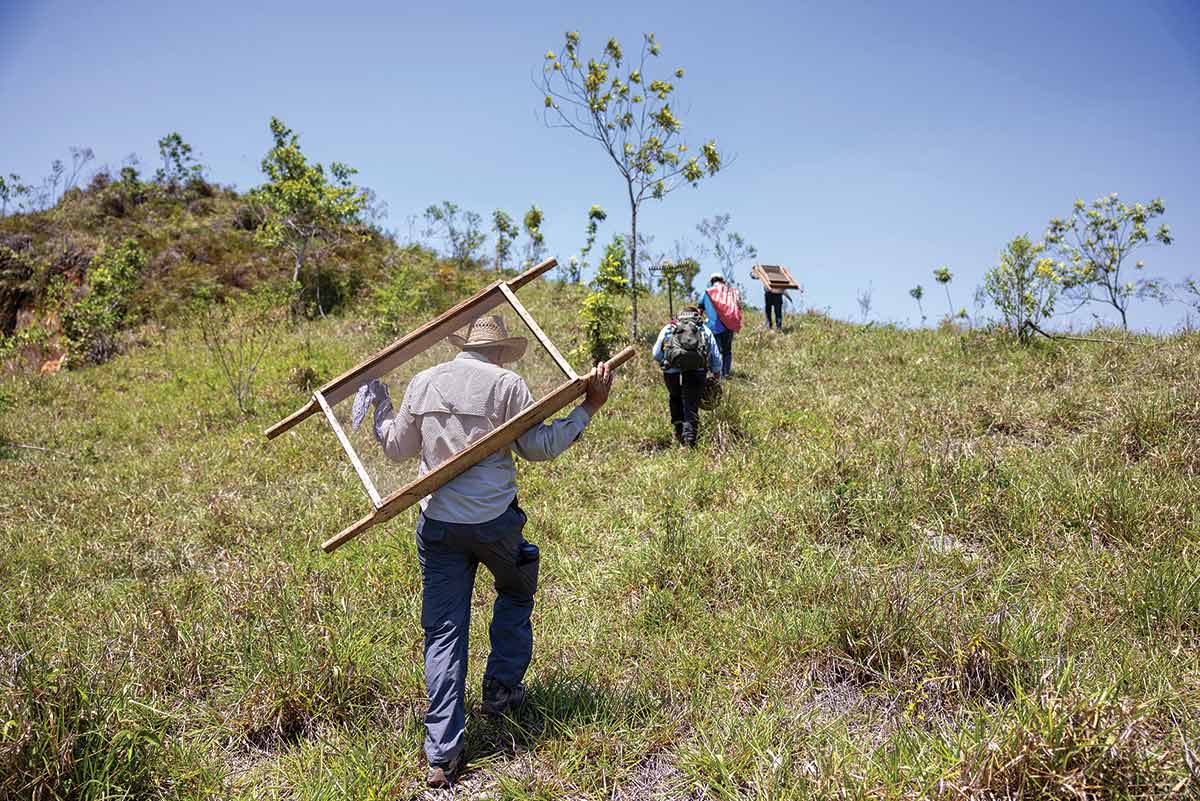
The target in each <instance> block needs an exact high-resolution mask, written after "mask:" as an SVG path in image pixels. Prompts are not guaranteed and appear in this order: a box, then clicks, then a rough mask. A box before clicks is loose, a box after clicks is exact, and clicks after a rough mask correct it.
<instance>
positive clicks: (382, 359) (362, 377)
mask: <svg viewBox="0 0 1200 801" xmlns="http://www.w3.org/2000/svg"><path fill="white" fill-rule="evenodd" d="M557 264H558V261H557V260H555V259H546V261H544V262H542V263H541V264H538V265H536V266H534V267H531V268H530V269H528V270H526V271H525V272H523V273H521V274H520V275H518V276H516V277H515V278H513V279H511V280H509V281H496V282H495V283H493V284H491V285H489V286H487V287H485V288H484V289H482V290H480V291H479V292H477V293H475V294H474V295H472V296H471V297H469V298H467V299H466V300H464V301H463V302H462V303H459V304H458V305H457V306H454V307H453V308H451V309H449V310H447V311H445V312H443V313H442V314H440V315H438V316H437V317H435V318H434V319H433V320H430V321H429V322H428V323H426V324H425V325H423V326H421V327H420V328H418V329H416V330H415V331H412V332H411V333H409V334H407V335H405V336H403V337H401V338H400V339H398V340H396V341H395V342H393V343H392V344H390V345H388V346H387V347H386V348H383V349H382V350H380V351H379V352H377V353H376V354H374V355H373V356H371V357H370V358H368V359H364V360H363V361H362V362H360V363H359V364H358V365H357V366H355V367H352V368H350V369H349V370H347V371H346V372H344V373H342V374H341V375H339V376H338V377H337V378H334V379H333V380H331V381H329V382H328V383H327V384H325V385H324V386H322V387H320V388H319V389H318V390H317V392H319V393H320V394H321V396H322V397H323V398H324V399H325V402H326V403H328V404H329V405H330V406H335V405H337V404H338V403H339V402H340V401H342V400H345V399H346V398H348V397H350V396H351V395H353V394H354V393H355V392H357V391H358V388H359V387H361V386H362V385H363V384H365V383H367V382H368V381H370V380H371V379H372V378H378V377H379V376H381V375H384V374H386V373H389V372H391V371H392V370H394V369H395V368H396V367H398V366H400V365H401V364H403V363H404V362H406V361H408V360H409V359H411V358H413V357H414V356H416V355H418V354H420V353H422V352H424V351H425V350H427V349H428V348H429V347H430V346H431V345H433V344H434V343H435V342H437V341H438V340H440V339H443V338H445V337H446V336H447V335H449V334H451V333H453V332H454V331H457V330H458V329H460V328H463V327H465V326H466V325H467V324H468V323H470V322H471V321H472V320H475V319H476V318H478V317H481V316H483V314H484V313H486V312H488V311H490V310H491V309H494V308H495V307H496V306H499V305H500V304H501V303H504V302H505V300H506V297H505V295H504V293H503V292H502V291H501V289H500V287H501V286H502V285H507V286H508V288H509V290H510V291H515V290H517V289H520V288H521V287H523V286H525V285H526V284H528V283H529V282H530V281H533V280H534V279H536V278H538V277H539V276H541V275H542V274H543V273H545V272H547V271H548V270H552V269H554V267H555V265H557ZM319 410H320V404H319V403H318V402H317V399H316V396H315V395H314V397H313V399H312V400H310V401H309V402H308V403H307V404H305V405H304V406H302V407H300V408H299V409H297V410H296V411H295V412H292V413H291V414H290V415H288V416H287V417H285V418H283V419H282V420H280V421H279V422H278V423H276V424H275V425H273V426H271V427H270V428H268V429H267V430H266V431H265V432H264V433H265V434H266V437H267V439H274V438H275V437H277V436H279V435H280V434H282V433H283V432H284V431H287V430H288V429H290V428H291V427H292V426H294V425H296V424H297V423H299V422H300V421H301V420H304V419H305V418H306V417H308V416H309V415H311V414H314V413H316V412H317V411H319Z"/></svg>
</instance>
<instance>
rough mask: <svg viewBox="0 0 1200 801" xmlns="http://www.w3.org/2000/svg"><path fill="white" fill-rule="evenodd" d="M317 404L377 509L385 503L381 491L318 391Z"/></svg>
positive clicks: (315, 394)
mask: <svg viewBox="0 0 1200 801" xmlns="http://www.w3.org/2000/svg"><path fill="white" fill-rule="evenodd" d="M313 397H314V398H316V401H317V403H318V404H319V405H320V406H321V411H323V412H325V419H326V420H328V421H329V427H330V428H332V429H333V433H334V434H337V438H338V442H340V443H342V450H344V451H345V452H346V455H347V456H349V457H350V464H352V465H354V470H355V472H356V473H358V477H359V479H360V480H361V481H362V483H363V486H364V487H365V488H366V490H367V495H368V496H370V498H371V505H372V506H374V507H375V508H376V509H378V508H379V506H380V504H381V503H383V501H382V500H380V498H379V491H378V490H376V489H375V482H373V481H371V476H369V475H368V474H367V469H366V468H365V467H363V463H362V461H360V460H359V458H358V453H357V452H356V451H355V450H354V446H353V445H351V444H350V439H349V438H348V437H347V436H346V432H345V431H344V430H343V429H342V424H341V423H339V422H338V419H337V415H335V414H334V413H333V409H331V408H330V407H329V403H328V402H326V400H325V397H324V396H323V395H322V394H321V393H320V392H319V391H318V392H314V393H313Z"/></svg>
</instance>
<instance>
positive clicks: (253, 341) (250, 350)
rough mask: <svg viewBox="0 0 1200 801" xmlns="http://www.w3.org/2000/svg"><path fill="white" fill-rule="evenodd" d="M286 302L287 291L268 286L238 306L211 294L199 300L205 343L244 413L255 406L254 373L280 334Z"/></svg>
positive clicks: (197, 315) (199, 316) (255, 374)
mask: <svg viewBox="0 0 1200 801" xmlns="http://www.w3.org/2000/svg"><path fill="white" fill-rule="evenodd" d="M286 302H287V297H286V293H285V292H281V291H279V290H278V289H272V288H270V287H268V288H265V289H263V288H260V289H258V290H256V291H254V292H253V293H250V294H249V295H248V296H247V297H245V298H244V299H243V300H242V302H241V303H240V304H238V306H237V307H236V308H235V307H234V305H233V304H232V303H228V302H219V301H214V300H213V299H212V298H210V297H202V298H201V299H200V300H199V301H198V303H197V308H196V312H197V313H196V321H197V323H198V325H199V327H200V336H201V339H203V340H204V347H205V348H207V349H208V353H209V355H210V356H211V357H212V358H213V361H215V362H216V363H217V367H218V368H219V369H220V370H221V375H222V376H223V377H224V378H225V383H226V385H227V386H228V387H229V392H230V394H231V395H232V396H233V401H234V403H236V404H237V407H238V410H239V411H240V412H241V413H242V414H250V412H252V411H253V409H254V388H255V377H256V376H257V374H258V368H259V366H260V365H261V364H262V360H263V357H264V356H266V355H267V350H268V349H269V348H270V346H271V345H272V344H273V343H274V342H275V341H276V340H277V339H278V338H279V330H280V328H281V327H282V324H283V321H284V319H285V318H286V312H285V311H284V308H283V307H284V305H285V304H286Z"/></svg>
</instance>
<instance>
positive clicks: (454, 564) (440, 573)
mask: <svg viewBox="0 0 1200 801" xmlns="http://www.w3.org/2000/svg"><path fill="white" fill-rule="evenodd" d="M450 339H451V342H452V343H453V344H454V345H455V346H456V347H458V348H459V350H460V353H459V354H458V356H457V357H456V358H454V359H452V360H451V361H449V362H445V363H443V364H439V365H436V366H434V367H431V368H429V369H427V370H424V371H422V372H420V373H418V374H417V375H416V376H415V377H414V378H413V379H412V381H410V382H409V384H408V387H407V389H406V391H405V393H404V400H403V401H402V402H401V404H400V409H399V411H398V412H393V409H392V402H391V398H390V395H389V393H388V390H387V387H386V386H385V385H384V384H382V383H381V382H380V381H379V379H377V378H376V379H372V380H371V381H370V382H369V383H367V384H366V385H364V386H363V387H362V389H361V390H360V391H359V394H358V397H357V398H356V402H355V415H354V416H355V424H356V425H357V423H359V422H361V420H362V419H363V418H364V417H365V414H366V411H367V408H368V406H369V405H370V404H374V406H375V415H374V421H373V422H374V431H375V438H376V440H377V441H378V443H379V445H380V446H381V447H382V448H383V450H384V453H386V454H387V456H388V457H389V458H391V459H393V460H396V461H402V460H405V459H409V458H412V457H414V456H419V457H420V460H421V467H420V472H421V474H425V473H428V472H429V471H430V470H431V469H433V468H434V467H436V466H437V465H439V464H442V463H444V462H446V461H447V460H448V459H450V458H453V456H454V455H455V454H457V453H459V452H461V451H462V450H464V449H466V447H467V446H468V445H470V444H471V443H472V442H473V441H477V440H478V439H479V438H480V437H481V436H483V435H484V434H486V433H487V432H489V431H492V430H494V429H496V428H498V427H500V426H502V425H504V423H506V422H507V421H509V420H511V419H514V418H516V417H517V416H519V415H520V414H521V413H522V412H523V411H524V410H525V409H527V408H528V407H529V406H531V405H532V404H533V402H534V399H533V395H532V394H531V393H530V391H529V387H528V386H527V385H526V384H525V381H524V379H522V378H521V377H520V376H518V375H517V374H516V373H514V372H512V371H510V370H507V369H505V368H504V365H505V364H510V363H512V362H515V361H517V360H518V359H519V358H520V357H521V355H522V354H523V353H524V352H525V348H526V345H527V342H526V340H525V339H524V338H523V337H510V336H508V331H507V329H506V326H505V324H504V320H503V318H501V317H499V316H486V317H480V318H478V319H476V320H475V321H474V322H472V323H471V325H470V327H469V328H468V330H467V334H466V336H465V337H459V336H451V338H450ZM611 385H612V373H611V372H610V371H609V369H608V366H607V365H603V364H602V365H600V366H599V367H598V368H597V369H596V371H595V372H593V374H592V375H591V376H590V377H589V379H588V381H587V389H586V394H585V398H584V401H583V403H581V404H580V405H579V406H577V407H576V408H575V409H574V410H573V411H572V412H571V413H570V414H569V415H567V416H566V417H565V418H563V419H560V420H556V421H554V422H552V423H549V424H547V423H538V424H537V425H535V426H533V427H532V428H530V429H529V430H528V431H526V432H525V433H523V434H521V435H520V436H519V437H518V438H517V439H516V440H515V441H514V442H513V443H512V445H511V446H510V447H509V448H503V449H501V450H499V451H497V452H495V453H493V454H491V455H489V456H487V457H486V458H484V459H483V460H481V461H479V462H478V463H476V464H475V465H474V466H472V467H471V468H469V469H468V470H466V471H465V472H463V473H461V474H460V475H458V476H457V477H456V478H454V479H453V480H452V481H450V482H448V483H446V484H445V485H443V486H442V487H441V488H439V489H437V490H435V491H434V492H433V493H432V495H430V496H429V497H427V498H424V499H423V500H422V501H421V514H420V516H419V517H418V519H417V555H418V558H419V560H420V563H421V574H422V595H421V625H422V627H423V628H424V630H425V683H426V687H427V689H428V693H429V709H428V712H427V713H426V715H425V756H426V758H427V759H428V761H429V778H428V784H429V786H430V787H448V786H450V784H451V783H452V782H453V781H454V780H455V778H456V777H457V776H458V774H459V773H460V772H461V770H462V767H463V764H464V761H465V760H464V755H463V746H464V743H465V723H466V717H465V709H464V696H465V693H466V676H467V653H468V648H467V638H468V633H469V631H470V620H471V592H472V589H473V588H474V586H475V573H476V570H477V568H478V566H479V563H480V562H482V563H483V564H484V565H485V566H486V567H487V568H488V570H489V571H491V573H492V576H493V577H494V578H495V580H496V602H495V605H494V607H493V609H492V623H491V627H490V630H489V637H490V640H491V647H492V649H491V655H490V656H489V657H488V662H487V669H486V671H485V672H484V678H483V709H484V711H485V712H486V713H488V714H493V715H500V714H504V713H505V712H507V711H508V710H509V709H511V708H514V707H518V706H520V705H521V704H522V703H524V700H525V688H524V685H522V683H521V682H522V680H523V679H524V677H525V671H526V669H527V668H528V667H529V661H530V659H531V658H532V656H533V627H532V625H531V623H530V616H531V614H532V613H533V596H534V593H535V592H536V590H537V578H538V564H539V558H538V549H537V546H536V545H533V544H532V543H529V542H527V541H526V540H525V539H524V537H523V536H522V530H523V528H524V526H525V522H526V520H527V518H526V516H525V513H524V512H523V511H522V510H521V507H520V506H519V505H518V504H517V485H516V468H515V466H514V465H513V459H512V451H516V453H518V454H519V455H520V456H521V457H522V458H525V459H529V460H533V461H541V460H548V459H553V458H554V457H556V456H558V455H559V454H561V453H562V452H563V451H565V450H566V449H567V448H568V447H569V446H570V445H571V443H573V442H574V441H575V440H576V439H578V438H579V436H580V435H581V434H582V433H583V430H584V429H585V428H586V427H587V425H588V422H589V421H590V420H591V418H592V416H593V415H595V414H596V413H597V412H598V411H600V408H601V407H602V406H603V405H604V403H605V402H606V401H607V400H608V393H609V389H610V387H611Z"/></svg>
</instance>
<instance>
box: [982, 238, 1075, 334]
mask: <svg viewBox="0 0 1200 801" xmlns="http://www.w3.org/2000/svg"><path fill="white" fill-rule="evenodd" d="M1045 250H1046V246H1045V244H1043V243H1041V242H1037V243H1033V242H1030V241H1029V237H1026V236H1018V237H1017V238H1016V239H1014V240H1013V241H1011V242H1009V243H1008V246H1007V247H1005V249H1004V252H1003V253H1001V254H1000V263H999V264H998V265H996V266H995V267H993V268H992V269H991V270H988V272H987V275H985V276H984V278H983V286H982V287H981V288H980V295H979V296H980V297H981V299H984V300H988V301H991V303H992V304H993V305H994V306H995V307H996V310H997V311H999V312H1000V316H1001V319H1002V320H1003V321H1004V325H1005V326H1006V327H1007V328H1008V330H1009V331H1011V332H1012V333H1014V334H1016V335H1017V338H1018V339H1019V340H1020V341H1021V344H1028V343H1029V341H1030V340H1031V339H1032V338H1033V335H1034V334H1035V333H1037V332H1038V331H1039V330H1040V328H1039V325H1040V323H1041V322H1042V320H1045V319H1047V318H1049V317H1050V315H1052V314H1054V300H1055V297H1056V296H1057V295H1058V277H1057V275H1056V274H1055V272H1054V260H1053V259H1049V258H1044V257H1041V254H1042V253H1043V252H1045ZM1039 257H1041V258H1039Z"/></svg>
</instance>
